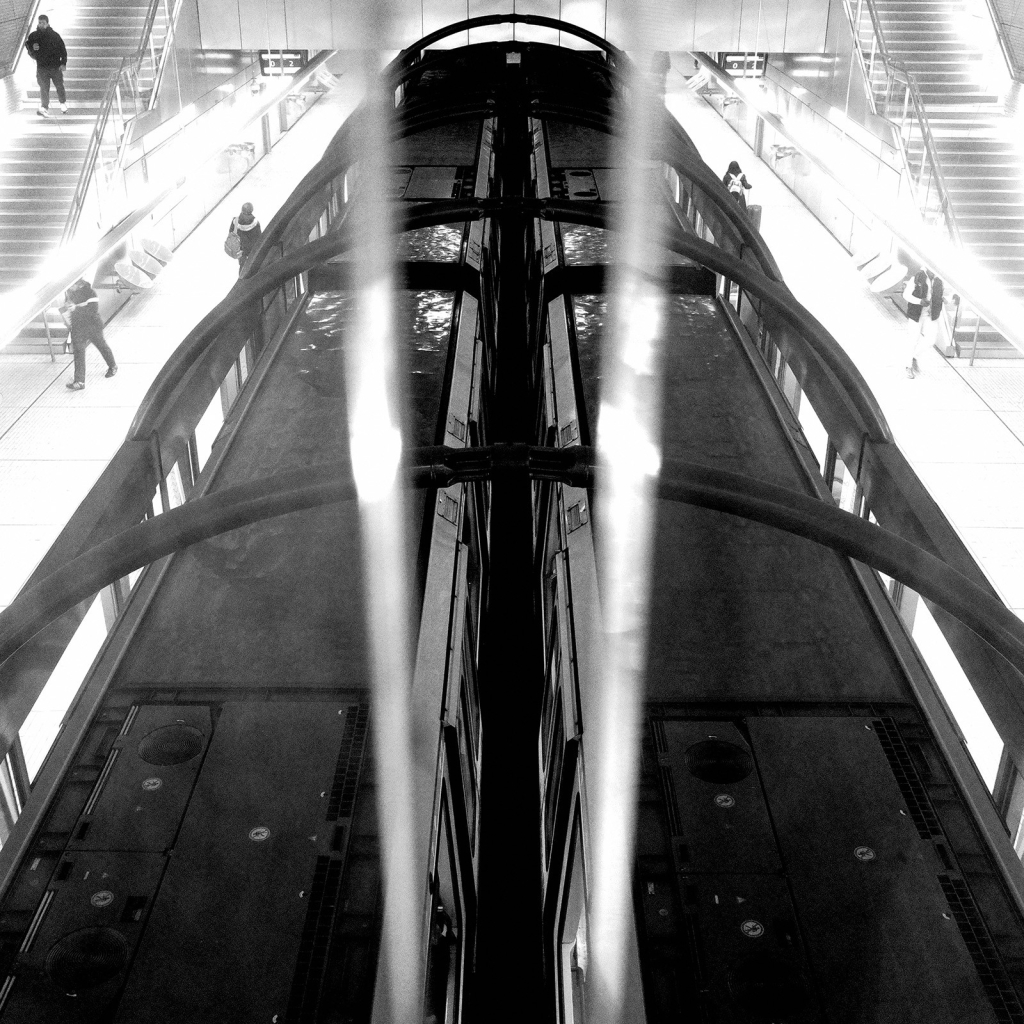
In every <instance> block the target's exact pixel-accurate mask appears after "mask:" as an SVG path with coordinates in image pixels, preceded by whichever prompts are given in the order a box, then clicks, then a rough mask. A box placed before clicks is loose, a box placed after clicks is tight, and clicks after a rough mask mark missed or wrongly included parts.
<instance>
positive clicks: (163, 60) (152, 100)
mask: <svg viewBox="0 0 1024 1024" xmlns="http://www.w3.org/2000/svg"><path fill="white" fill-rule="evenodd" d="M181 4H182V0H175V4H174V7H173V9H172V10H170V11H168V13H167V35H165V36H164V44H163V46H162V47H161V48H160V57H159V58H156V57H154V59H153V62H154V69H153V88H152V89H151V90H150V93H149V99H148V100H147V101H146V109H147V110H152V109H153V107H155V106H156V98H157V95H158V93H159V92H160V84H161V83H162V82H163V80H164V71H165V70H166V69H167V54H168V53H169V52H170V48H171V45H172V44H173V42H174V31H175V28H176V27H177V24H178V14H179V13H180V11H181ZM164 9H165V10H166V0H164ZM150 33H151V36H150V37H151V38H152V29H151V30H150Z"/></svg>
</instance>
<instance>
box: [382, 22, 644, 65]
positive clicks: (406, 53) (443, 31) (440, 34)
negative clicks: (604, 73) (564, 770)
mask: <svg viewBox="0 0 1024 1024" xmlns="http://www.w3.org/2000/svg"><path fill="white" fill-rule="evenodd" d="M508 24H512V25H538V26H540V27H541V28H554V29H557V30H558V31H559V32H567V33H568V34H569V35H573V36H576V37H577V38H579V39H584V40H586V41H587V42H588V43H593V44H594V45H595V46H596V47H597V49H599V50H605V51H606V52H607V53H609V54H611V55H612V56H614V57H615V59H616V60H617V61H621V62H622V63H623V64H632V61H631V60H630V59H629V57H627V56H626V54H625V53H624V52H623V51H622V50H620V49H619V48H618V47H617V46H615V45H613V44H612V43H610V42H608V40H607V39H604V38H603V37H602V36H599V35H597V33H596V32H590V31H588V30H587V29H585V28H580V26H579V25H573V24H572V23H571V22H568V21H561V20H559V19H558V18H547V17H544V16H543V15H539V14H486V15H483V16H481V17H479V18H467V19H466V20H464V21H457V22H453V23H452V24H451V25H445V26H444V28H439V29H437V30H436V31H434V32H431V33H429V34H428V35H425V36H423V38H422V39H418V40H417V41H416V42H415V43H413V44H412V45H411V46H407V47H406V48H405V49H404V50H402V52H401V53H399V55H398V56H397V57H395V59H394V60H393V61H392V62H391V63H390V64H389V65H388V66H387V68H386V69H385V70H386V71H388V70H390V69H391V68H392V67H400V66H402V65H403V63H404V62H405V61H406V60H408V59H409V57H410V56H412V55H413V54H415V53H417V52H418V51H419V50H425V49H426V48H427V47H428V46H429V45H430V44H431V43H436V42H437V41H438V40H439V39H446V38H447V37H448V36H453V35H456V34H458V33H459V32H468V31H469V30H470V29H474V28H484V27H485V26H487V25H508Z"/></svg>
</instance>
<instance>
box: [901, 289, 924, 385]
mask: <svg viewBox="0 0 1024 1024" xmlns="http://www.w3.org/2000/svg"><path fill="white" fill-rule="evenodd" d="M903 298H904V299H906V302H907V359H906V363H907V365H906V371H907V376H908V377H909V378H910V379H911V380H913V379H914V371H915V370H917V369H918V366H917V345H918V342H919V341H920V340H921V326H922V325H921V311H922V310H923V309H924V307H925V306H926V305H927V303H928V275H927V274H926V273H925V272H924V270H923V269H922V270H919V271H918V272H917V273H916V274H915V275H914V276H913V277H908V278H907V284H906V287H905V288H904V289H903Z"/></svg>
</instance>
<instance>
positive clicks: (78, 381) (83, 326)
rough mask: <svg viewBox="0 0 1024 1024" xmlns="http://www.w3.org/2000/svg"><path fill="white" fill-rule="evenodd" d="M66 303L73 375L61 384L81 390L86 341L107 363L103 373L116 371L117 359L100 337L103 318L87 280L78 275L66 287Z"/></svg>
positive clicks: (83, 378) (83, 381)
mask: <svg viewBox="0 0 1024 1024" xmlns="http://www.w3.org/2000/svg"><path fill="white" fill-rule="evenodd" d="M67 300H68V305H69V306H70V307H71V317H70V319H71V347H72V349H73V350H74V353H75V379H74V380H71V381H68V383H67V384H65V385H64V386H65V387H66V388H68V389H69V390H71V391H81V390H82V389H83V388H84V387H85V350H86V349H87V348H88V347H89V343H90V342H92V344H93V345H95V346H96V348H97V349H99V353H100V355H101V356H103V360H104V362H105V363H106V364H107V372H106V373H105V374H104V375H103V376H104V377H113V376H114V374H115V373H117V361H116V360H115V359H114V353H113V352H111V351H110V346H109V345H108V344H107V339H106V338H104V337H103V321H102V320H101V319H100V300H99V298H98V297H97V295H96V292H95V290H94V289H93V287H92V285H91V284H89V282H88V281H85V280H83V279H82V278H79V279H78V280H77V281H76V282H75V283H74V284H73V285H72V286H71V287H70V288H69V289H68V291H67Z"/></svg>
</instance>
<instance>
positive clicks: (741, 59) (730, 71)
mask: <svg viewBox="0 0 1024 1024" xmlns="http://www.w3.org/2000/svg"><path fill="white" fill-rule="evenodd" d="M767 60H768V54H767V53H723V54H722V70H723V71H724V72H725V73H726V74H727V75H732V77H733V78H763V77H764V66H765V62H766V61H767Z"/></svg>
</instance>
